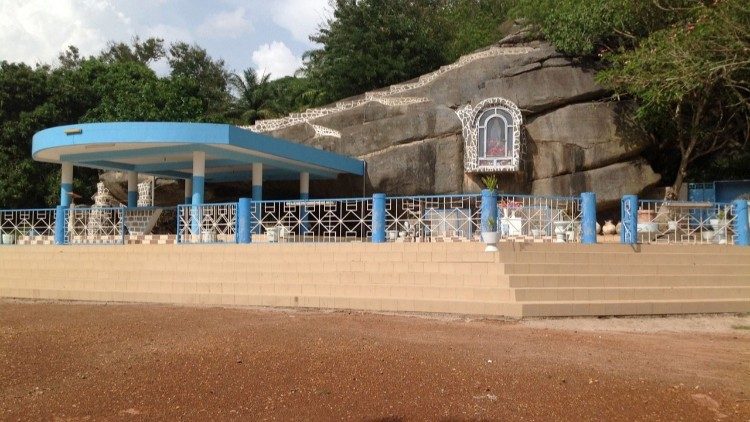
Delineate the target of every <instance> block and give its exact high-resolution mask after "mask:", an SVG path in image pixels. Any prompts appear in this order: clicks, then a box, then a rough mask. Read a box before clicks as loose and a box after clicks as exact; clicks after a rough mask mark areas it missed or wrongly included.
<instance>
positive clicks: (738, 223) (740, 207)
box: [732, 199, 750, 246]
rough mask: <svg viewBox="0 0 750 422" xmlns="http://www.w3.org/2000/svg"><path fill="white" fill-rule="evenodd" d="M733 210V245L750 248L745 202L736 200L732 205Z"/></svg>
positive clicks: (749, 231)
mask: <svg viewBox="0 0 750 422" xmlns="http://www.w3.org/2000/svg"><path fill="white" fill-rule="evenodd" d="M732 206H733V208H734V235H735V236H736V239H735V241H734V244H735V245H738V246H750V227H748V217H747V201H746V200H744V199H737V200H735V201H734V203H733V204H732Z"/></svg>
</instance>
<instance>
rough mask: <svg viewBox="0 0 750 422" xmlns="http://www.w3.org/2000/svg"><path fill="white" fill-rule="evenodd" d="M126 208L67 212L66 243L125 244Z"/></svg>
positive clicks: (93, 208)
mask: <svg viewBox="0 0 750 422" xmlns="http://www.w3.org/2000/svg"><path fill="white" fill-rule="evenodd" d="M124 216H125V208H124V207H117V208H114V207H103V208H99V207H91V208H69V209H66V210H65V228H66V230H65V243H68V244H122V243H125V218H124Z"/></svg>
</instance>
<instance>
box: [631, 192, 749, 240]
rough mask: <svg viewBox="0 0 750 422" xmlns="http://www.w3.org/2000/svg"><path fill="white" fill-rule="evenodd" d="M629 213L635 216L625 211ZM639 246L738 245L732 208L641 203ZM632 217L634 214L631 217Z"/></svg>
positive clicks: (712, 204)
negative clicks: (654, 244)
mask: <svg viewBox="0 0 750 422" xmlns="http://www.w3.org/2000/svg"><path fill="white" fill-rule="evenodd" d="M624 212H625V213H626V215H627V213H630V212H633V211H631V210H624ZM636 212H637V216H636V218H637V231H638V232H637V239H638V243H678V244H679V243H683V244H734V241H735V238H734V225H733V223H734V220H735V218H736V216H735V215H734V212H733V208H732V205H731V204H723V203H715V202H680V201H651V200H640V201H638V210H637V211H636ZM630 215H631V216H632V214H630Z"/></svg>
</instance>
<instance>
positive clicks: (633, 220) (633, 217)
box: [620, 195, 638, 245]
mask: <svg viewBox="0 0 750 422" xmlns="http://www.w3.org/2000/svg"><path fill="white" fill-rule="evenodd" d="M620 222H621V224H622V226H621V227H620V243H623V244H626V245H635V244H636V243H638V197H637V196H636V195H625V196H623V197H622V204H621V206H620Z"/></svg>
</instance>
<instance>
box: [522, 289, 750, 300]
mask: <svg viewBox="0 0 750 422" xmlns="http://www.w3.org/2000/svg"><path fill="white" fill-rule="evenodd" d="M511 299H515V300H516V301H518V302H551V301H552V302H554V301H562V302H569V301H576V302H578V301H584V302H585V301H590V300H623V301H629V300H684V299H690V300H693V299H706V300H713V299H745V300H750V286H747V287H737V286H729V287H725V286H718V287H717V286H695V287H667V288H665V287H598V288H592V287H560V288H546V287H541V288H523V289H514V290H513V297H512V298H511Z"/></svg>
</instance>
